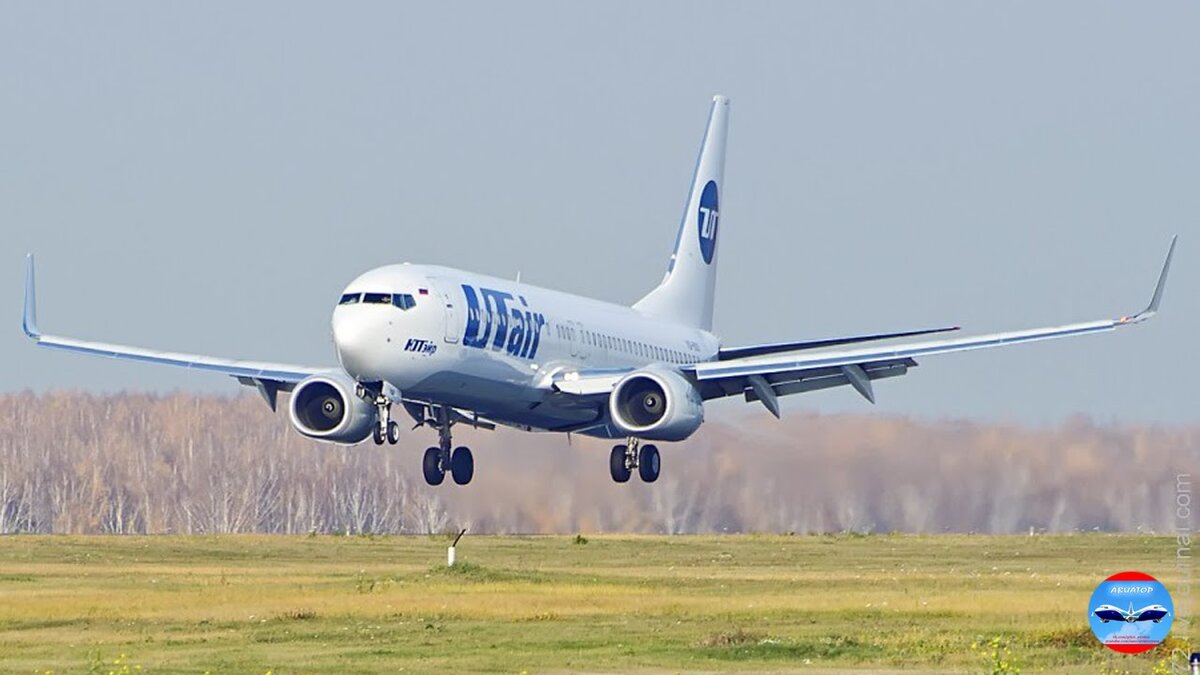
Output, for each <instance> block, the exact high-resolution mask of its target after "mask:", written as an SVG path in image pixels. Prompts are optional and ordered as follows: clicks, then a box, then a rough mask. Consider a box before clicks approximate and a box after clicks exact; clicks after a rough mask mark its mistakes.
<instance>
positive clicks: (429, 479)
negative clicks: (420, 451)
mask: <svg viewBox="0 0 1200 675" xmlns="http://www.w3.org/2000/svg"><path fill="white" fill-rule="evenodd" d="M441 455H442V451H441V449H440V448H427V449H426V450H425V458H424V459H423V460H422V461H421V470H422V471H423V472H424V473H425V482H426V483H429V484H430V485H441V484H442V481H444V480H446V472H445V471H443V470H442V467H441V466H440V461H439V460H440V459H441Z"/></svg>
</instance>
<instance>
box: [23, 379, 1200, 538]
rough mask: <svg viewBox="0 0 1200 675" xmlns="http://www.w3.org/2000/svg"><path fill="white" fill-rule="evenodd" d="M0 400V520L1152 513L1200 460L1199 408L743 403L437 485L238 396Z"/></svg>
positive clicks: (793, 525) (569, 520) (451, 521)
mask: <svg viewBox="0 0 1200 675" xmlns="http://www.w3.org/2000/svg"><path fill="white" fill-rule="evenodd" d="M0 412H2V413H3V414H2V415H0V533H12V532H109V533H168V532H185V533H188V532H213V533H218V532H279V533H302V532H314V531H315V532H336V533H345V534H360V533H372V532H380V533H385V532H386V533H395V532H415V533H420V532H439V531H443V530H445V529H448V528H456V527H461V526H465V525H467V524H470V526H471V528H472V530H473V531H492V532H569V531H573V530H576V529H582V530H589V531H597V530H599V531H605V530H607V531H645V532H671V533H675V532H695V531H701V532H712V531H718V532H719V531H741V530H755V531H794V532H821V531H829V530H876V531H889V530H899V531H917V532H926V531H933V532H936V531H947V530H950V531H972V530H975V531H989V532H1014V531H1016V532H1024V531H1026V530H1028V529H1029V528H1031V527H1032V528H1037V529H1044V530H1051V531H1060V530H1072V529H1093V528H1100V529H1105V530H1133V529H1138V528H1142V529H1152V530H1159V531H1163V530H1167V529H1169V528H1170V526H1171V520H1170V518H1171V513H1172V511H1171V507H1170V505H1171V501H1170V500H1171V499H1172V498H1173V494H1172V493H1171V489H1172V487H1171V486H1172V485H1173V484H1174V483H1173V481H1174V478H1175V475H1176V474H1177V473H1181V472H1187V471H1188V470H1189V469H1188V467H1190V466H1196V465H1197V460H1200V428H1198V427H1178V428H1154V427H1114V426H1097V425H1095V424H1093V423H1091V422H1090V421H1088V420H1086V419H1084V418H1075V419H1072V420H1070V421H1068V422H1067V423H1065V424H1064V425H1062V426H1061V427H1058V428H1052V429H1045V430H1030V429H1023V428H1019V427H1012V426H999V425H986V424H974V423H970V422H937V423H925V422H917V421H913V420H908V419H903V418H887V417H878V416H867V415H864V416H854V415H832V416H822V415H814V414H808V415H805V414H793V415H790V416H789V417H788V418H785V419H784V420H783V421H782V422H778V421H775V420H774V419H770V418H767V417H766V416H764V415H757V414H746V415H745V416H744V417H739V416H737V415H730V416H729V417H727V418H726V420H725V421H723V422H716V421H710V423H709V424H708V425H707V426H706V427H705V429H704V430H703V432H702V433H701V434H700V435H698V436H697V437H696V438H694V439H692V440H691V441H689V442H686V443H682V444H677V445H671V446H663V459H664V474H663V478H662V480H660V481H659V482H658V483H656V484H654V485H641V484H629V485H614V484H613V483H611V481H609V479H608V474H607V469H606V465H605V462H606V460H607V445H608V444H607V443H605V442H602V441H597V440H592V439H579V438H576V439H575V440H574V442H573V444H571V445H568V444H567V443H566V442H565V441H564V439H563V438H562V437H560V436H554V435H529V434H521V433H518V432H512V431H504V430H501V431H498V432H496V433H494V434H488V435H486V436H481V437H480V438H477V439H474V440H475V442H474V445H475V446H476V447H478V448H480V449H481V452H480V453H479V458H478V460H477V461H478V463H479V469H480V471H479V473H478V475H477V477H476V481H475V482H474V483H473V484H472V485H471V486H470V487H469V488H465V489H463V488H456V487H452V486H441V487H438V488H430V487H429V486H426V485H425V484H424V482H423V481H422V480H421V478H420V475H419V461H418V460H419V451H420V450H421V449H423V447H424V445H425V443H426V441H427V440H428V439H427V438H425V437H424V436H422V435H420V434H419V433H415V434H413V435H411V436H408V437H406V438H404V439H403V440H402V442H401V444H400V445H399V446H396V447H389V446H384V447H377V446H374V445H369V444H367V445H361V446H357V447H353V448H342V447H336V446H328V445H321V444H317V443H313V442H310V441H308V440H306V439H304V438H302V437H300V436H298V435H297V434H296V433H295V432H293V431H292V430H291V429H290V428H289V426H288V424H287V422H286V421H285V420H284V419H282V416H281V415H274V416H273V415H272V414H271V413H270V412H269V411H268V410H266V409H265V407H264V406H262V405H261V402H259V401H258V400H257V399H254V398H251V397H240V398H224V397H216V396H193V395H188V394H172V395H168V396H151V395H144V394H119V395H113V396H102V397H98V396H92V395H88V394H78V393H51V394H46V395H41V396H36V395H33V394H29V393H23V394H10V395H5V396H0ZM749 412H750V411H747V413H749ZM754 412H757V411H754ZM483 433H485V432H475V431H472V430H464V431H463V434H465V436H468V437H469V436H471V435H474V434H483ZM466 440H471V439H469V438H467V439H466Z"/></svg>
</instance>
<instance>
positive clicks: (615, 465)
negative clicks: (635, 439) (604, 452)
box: [608, 445, 633, 483]
mask: <svg viewBox="0 0 1200 675" xmlns="http://www.w3.org/2000/svg"><path fill="white" fill-rule="evenodd" d="M608 472H609V473H610V474H612V479H613V480H614V481H616V482H618V483H625V482H628V481H629V476H631V475H632V473H633V472H632V471H630V470H629V467H627V466H625V446H624V445H614V446H613V449H612V454H611V455H609V456H608Z"/></svg>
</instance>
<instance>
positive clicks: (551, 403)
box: [404, 371, 603, 429]
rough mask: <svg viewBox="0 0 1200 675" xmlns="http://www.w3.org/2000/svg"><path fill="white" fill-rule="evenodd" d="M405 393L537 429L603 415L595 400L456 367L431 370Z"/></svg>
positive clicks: (589, 419)
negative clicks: (581, 401) (583, 400)
mask: <svg viewBox="0 0 1200 675" xmlns="http://www.w3.org/2000/svg"><path fill="white" fill-rule="evenodd" d="M404 395H405V396H406V397H411V398H415V399H420V400H428V401H431V402H435V403H445V404H447V405H450V406H453V407H455V408H461V409H464V410H470V411H473V412H477V413H479V415H480V416H481V417H485V418H487V419H490V420H494V421H496V422H502V423H506V424H513V425H518V426H528V427H534V428H537V429H560V428H563V427H570V426H574V425H578V424H584V423H587V422H590V421H593V420H596V419H597V418H598V417H600V416H601V415H603V408H602V407H601V406H598V405H595V404H590V403H589V404H587V405H580V404H579V402H578V400H576V399H574V398H566V397H562V396H560V395H556V394H553V393H551V392H546V391H544V390H541V389H537V388H534V387H532V386H529V385H528V384H524V383H520V382H514V381H512V380H508V379H498V378H490V377H480V376H478V375H473V374H466V373H462V372H456V371H441V372H436V373H432V374H430V375H429V376H427V377H425V378H424V379H422V380H421V381H420V382H418V383H416V384H415V385H414V386H412V387H410V388H408V389H407V390H405V391H404Z"/></svg>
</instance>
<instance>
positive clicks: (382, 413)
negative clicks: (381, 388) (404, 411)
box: [371, 394, 400, 445]
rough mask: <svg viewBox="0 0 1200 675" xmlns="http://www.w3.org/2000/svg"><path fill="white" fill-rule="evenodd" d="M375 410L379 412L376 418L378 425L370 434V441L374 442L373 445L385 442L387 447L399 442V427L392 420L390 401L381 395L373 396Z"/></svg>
mask: <svg viewBox="0 0 1200 675" xmlns="http://www.w3.org/2000/svg"><path fill="white" fill-rule="evenodd" d="M375 409H376V410H378V411H379V413H378V415H376V417H377V418H378V420H379V423H378V424H376V425H375V429H374V430H373V431H372V432H371V439H372V440H374V441H375V445H383V443H384V441H387V443H388V445H395V444H397V443H399V442H400V425H399V424H398V423H397V422H396V420H394V419H392V401H391V399H389V398H388V397H387V396H384V395H383V394H378V395H376V396H375Z"/></svg>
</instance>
